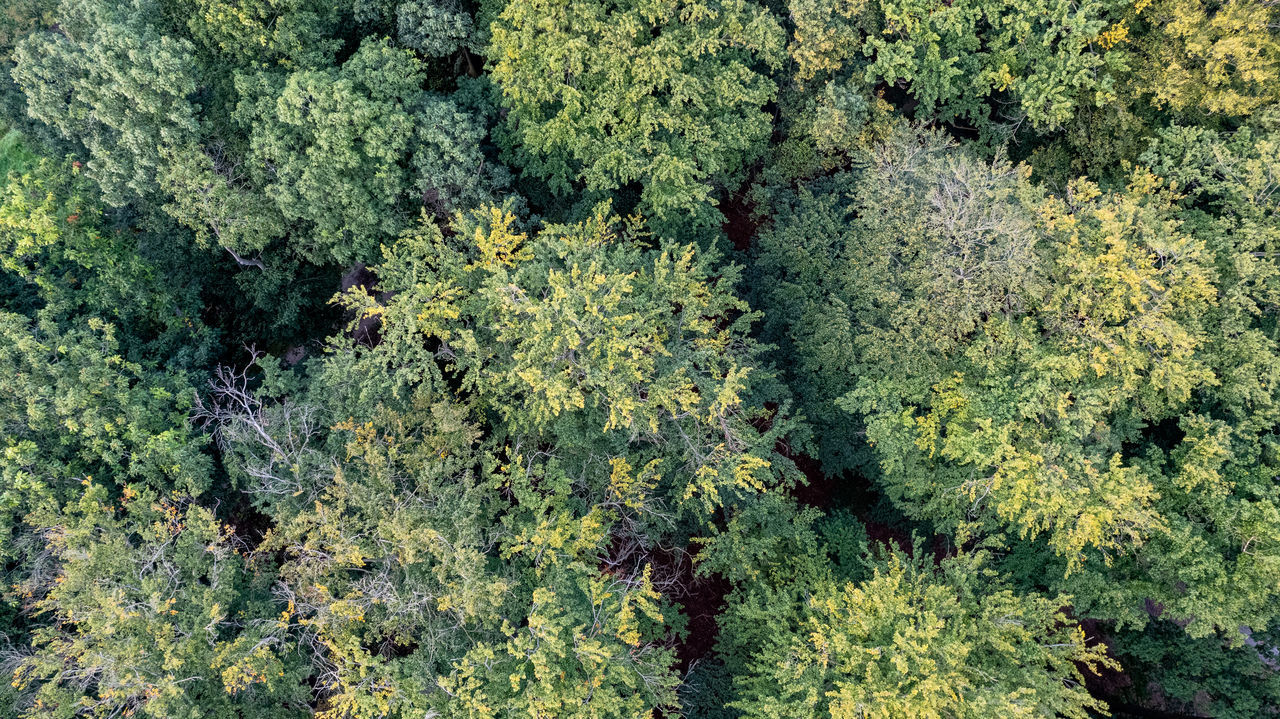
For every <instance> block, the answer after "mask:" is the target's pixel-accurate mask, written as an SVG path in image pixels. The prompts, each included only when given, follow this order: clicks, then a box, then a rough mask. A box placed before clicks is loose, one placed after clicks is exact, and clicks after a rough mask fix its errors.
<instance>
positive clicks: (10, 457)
mask: <svg viewBox="0 0 1280 719" xmlns="http://www.w3.org/2000/svg"><path fill="white" fill-rule="evenodd" d="M0 334H2V335H3V337H4V342H2V343H0V368H2V369H3V372H2V375H0V393H2V394H3V399H2V400H0V422H2V423H3V426H4V427H5V428H6V430H5V436H4V439H3V444H4V452H3V455H2V456H0V472H2V473H3V475H2V476H3V477H4V483H3V488H4V489H3V494H2V496H3V507H4V509H5V511H4V514H3V521H4V523H5V536H7V537H11V540H10V541H7V542H6V543H5V544H4V545H0V548H2V549H3V551H4V554H5V557H6V559H7V560H8V561H15V560H19V561H18V563H17V564H16V565H15V568H14V570H13V571H15V572H16V573H17V577H18V578H22V576H23V575H25V574H26V573H28V572H30V571H31V567H32V565H31V564H30V562H31V561H34V560H35V559H36V558H37V557H38V555H39V554H40V552H41V551H42V548H43V542H42V541H41V540H40V538H39V537H38V536H37V535H34V534H33V533H32V532H33V530H34V529H36V528H40V527H48V526H53V525H54V524H56V523H57V522H56V516H57V514H58V512H60V511H61V508H62V507H63V505H64V504H66V503H68V502H73V501H74V500H75V499H76V496H77V495H78V494H79V493H80V491H81V489H80V487H81V484H80V482H81V480H82V479H85V478H87V477H89V476H96V477H98V481H100V482H103V483H112V484H116V485H118V486H123V485H124V484H125V483H128V482H134V483H137V484H140V485H143V484H145V485H148V486H152V487H155V488H156V489H157V490H175V491H179V492H184V493H188V494H196V493H199V492H200V491H202V490H204V489H205V488H206V487H207V486H208V482H209V473H210V467H209V460H208V457H206V456H205V455H203V454H202V453H201V452H200V447H201V444H202V443H201V442H200V440H199V438H198V437H196V436H194V435H193V434H192V433H191V431H190V428H189V427H187V425H186V412H187V409H188V408H189V407H190V401H191V396H190V388H189V386H188V385H187V384H186V381H185V378H184V377H182V376H175V375H171V374H166V373H163V372H158V371H156V370H153V369H148V368H146V367H144V366H142V365H139V364H135V363H132V362H128V361H126V360H125V359H124V358H122V357H120V356H119V355H118V354H117V353H118V343H117V340H116V338H115V330H114V328H113V327H112V326H111V325H109V324H107V323H105V322H103V321H102V320H100V319H97V318H92V317H90V318H84V317H80V318H77V320H76V321H75V322H73V323H70V324H69V325H68V326H66V327H61V326H59V325H58V324H57V323H55V322H54V321H53V320H52V319H51V318H50V317H48V316H47V315H44V316H39V317H38V318H37V319H36V320H34V321H33V320H31V319H28V318H27V317H24V316H22V315H15V314H12V313H3V314H0Z"/></svg>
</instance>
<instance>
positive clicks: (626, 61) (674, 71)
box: [488, 0, 783, 224]
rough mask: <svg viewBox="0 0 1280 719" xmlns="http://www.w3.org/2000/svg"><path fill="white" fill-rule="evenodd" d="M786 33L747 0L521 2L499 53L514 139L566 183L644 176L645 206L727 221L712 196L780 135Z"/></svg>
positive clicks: (521, 161) (499, 36) (509, 145)
mask: <svg viewBox="0 0 1280 719" xmlns="http://www.w3.org/2000/svg"><path fill="white" fill-rule="evenodd" d="M782 43H783V38H782V31H781V28H780V27H779V26H778V23H777V21H776V20H774V19H773V18H772V16H771V15H770V14H769V13H768V12H767V11H766V10H764V9H763V8H760V7H757V6H754V5H752V4H750V3H748V2H744V1H743V0H717V1H716V2H700V1H693V0H660V1H659V2H622V3H614V2H602V1H601V0H580V1H577V2H568V3H565V2H551V1H547V0H535V1H533V2H513V3H509V4H508V5H506V7H505V9H504V10H503V11H502V13H501V14H500V15H499V16H498V17H497V20H496V21H495V22H494V24H493V27H492V38H491V40H490V42H489V51H488V56H489V57H490V58H491V62H492V63H493V71H492V75H493V79H494V81H495V82H496V83H497V84H498V86H499V87H501V88H502V103H503V106H504V107H505V108H506V109H507V110H508V115H507V127H506V131H507V133H508V137H507V139H506V141H505V142H506V149H507V151H508V152H509V154H510V156H511V158H512V160H513V161H514V162H515V164H516V165H518V166H519V167H520V168H521V169H522V170H523V171H524V172H526V173H529V174H531V175H533V176H535V177H538V178H541V179H543V180H545V181H546V182H547V183H548V184H549V185H550V187H551V189H552V190H553V191H554V192H556V193H557V194H560V195H565V194H569V193H571V192H574V191H575V190H576V189H577V188H579V187H585V188H586V190H587V191H588V192H592V193H599V192H601V191H610V190H617V189H621V188H624V187H626V186H627V185H628V184H629V183H639V184H640V185H641V186H642V189H641V191H640V200H641V205H640V211H641V212H643V213H645V214H647V215H652V216H653V217H655V218H657V219H660V220H666V219H671V220H674V219H675V218H677V217H688V216H689V215H693V216H694V221H695V222H702V223H710V224H718V220H716V219H715V218H714V217H713V216H712V215H709V214H708V213H710V212H712V210H711V209H710V207H709V205H711V204H714V196H713V191H714V187H715V186H717V185H727V186H730V187H731V186H732V185H733V184H734V180H735V179H740V178H741V168H743V167H744V166H746V165H748V164H750V163H751V162H752V161H753V160H754V159H755V158H756V157H757V156H758V155H759V154H760V150H761V146H762V145H763V143H764V142H765V141H766V140H767V139H768V137H769V132H770V126H771V121H770V117H769V115H768V114H767V113H765V112H764V111H763V107H764V105H765V104H766V103H768V102H769V101H770V100H772V99H773V98H774V95H775V90H776V88H775V85H774V83H773V82H772V81H771V80H770V79H769V77H768V76H767V75H765V74H762V73H761V72H760V70H762V69H763V68H766V67H767V68H775V67H777V66H778V64H779V62H780V60H781V58H780V56H781V54H782Z"/></svg>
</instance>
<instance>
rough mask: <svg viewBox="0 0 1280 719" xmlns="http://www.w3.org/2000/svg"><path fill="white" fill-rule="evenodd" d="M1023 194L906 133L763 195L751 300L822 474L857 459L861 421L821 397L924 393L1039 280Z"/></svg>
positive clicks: (1011, 179)
mask: <svg viewBox="0 0 1280 719" xmlns="http://www.w3.org/2000/svg"><path fill="white" fill-rule="evenodd" d="M1035 202H1036V192H1035V190H1034V189H1033V188H1032V187H1030V186H1029V185H1028V183H1027V182H1026V177H1025V173H1024V172H1023V171H1022V170H1020V169H1018V168H1015V167H1013V166H1011V165H1009V164H1007V163H995V164H986V163H983V162H981V161H979V160H977V159H975V158H973V157H971V156H969V155H967V154H965V153H963V152H957V151H956V150H955V148H954V147H953V146H952V145H951V144H950V143H948V142H947V141H946V140H944V139H943V138H941V137H940V136H938V135H935V134H930V133H925V134H922V135H918V134H916V133H914V132H912V131H908V130H898V131H897V132H896V133H895V134H894V135H893V136H892V137H891V138H890V139H889V140H887V141H885V142H882V143H880V144H878V145H876V146H875V147H874V148H872V149H870V150H869V151H867V152H866V154H865V155H862V156H861V157H860V161H859V164H858V165H857V169H855V170H854V171H852V172H847V173H839V174H835V175H833V176H831V177H830V178H827V179H821V180H818V181H816V182H814V183H813V184H812V185H808V186H802V187H801V189H800V190H799V191H797V192H789V191H783V192H777V193H774V194H773V196H771V197H769V204H770V206H771V207H772V208H774V213H773V217H772V220H771V222H770V223H769V224H767V225H766V228H765V229H764V230H763V231H762V232H761V235H760V237H759V238H758V241H757V249H756V260H755V268H756V269H755V274H754V275H753V276H752V278H751V281H750V286H751V287H752V288H753V290H754V297H753V298H752V299H753V304H755V306H757V307H758V308H760V309H762V310H763V311H764V323H763V328H762V331H763V335H764V337H765V338H766V339H767V340H768V341H770V342H773V343H775V344H777V345H778V347H779V349H778V351H777V352H776V353H775V356H776V357H778V359H779V360H780V361H781V364H782V366H783V368H784V373H785V375H784V376H785V377H786V379H787V382H788V384H789V386H791V388H792V389H793V391H794V392H795V393H796V396H797V397H799V398H802V399H801V402H802V404H801V409H802V411H803V413H804V414H805V416H806V417H808V418H809V419H810V420H811V421H812V422H813V423H814V425H815V430H816V434H817V436H816V444H817V450H818V451H819V458H820V459H821V460H822V463H823V466H824V468H825V469H826V471H827V472H829V473H833V474H834V473H837V472H842V471H845V470H848V469H851V468H853V467H856V466H858V465H859V464H860V463H861V462H862V461H863V459H861V458H860V457H859V454H858V448H859V446H860V445H862V440H861V439H860V437H861V433H862V428H860V427H858V426H856V425H855V424H854V423H851V422H850V421H849V416H848V414H847V413H845V412H844V411H843V410H841V409H840V408H839V407H837V406H836V404H835V402H836V400H837V399H839V398H840V397H841V396H843V395H844V394H846V393H847V392H849V391H851V390H852V389H853V388H854V386H855V384H856V381H857V378H859V377H868V378H869V376H871V375H875V376H883V377H885V379H886V381H888V380H890V379H892V380H895V381H898V382H901V383H906V384H908V385H909V386H911V387H914V388H916V389H917V390H923V389H926V388H927V387H928V386H929V384H930V383H932V382H936V381H937V379H938V378H940V377H945V376H946V375H947V374H948V368H949V365H948V359H947V358H948V357H950V356H951V355H952V353H956V352H960V351H962V349H963V347H964V344H965V343H966V341H967V340H968V338H969V337H970V336H971V335H972V334H973V333H974V332H975V330H977V329H978V328H979V327H980V326H981V325H982V324H983V323H984V322H985V321H986V319H987V318H988V317H991V316H993V315H1000V314H1003V313H1007V312H1012V311H1015V310H1016V309H1017V308H1018V307H1019V306H1020V305H1021V304H1022V303H1023V302H1024V301H1025V299H1024V297H1025V295H1026V294H1027V293H1028V292H1029V291H1033V290H1034V288H1035V287H1037V286H1038V285H1039V284H1040V282H1041V281H1042V280H1041V278H1040V273H1039V268H1038V263H1037V257H1036V250H1035V238H1034V236H1033V234H1032V208H1033V207H1034V204H1035ZM917 378H920V379H917ZM917 383H919V384H917ZM901 391H902V392H907V391H909V390H907V389H906V388H903V389H902V390H901Z"/></svg>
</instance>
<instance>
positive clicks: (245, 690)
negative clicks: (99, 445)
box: [15, 479, 306, 719]
mask: <svg viewBox="0 0 1280 719" xmlns="http://www.w3.org/2000/svg"><path fill="white" fill-rule="evenodd" d="M85 484H86V485H87V486H86V489H85V491H84V492H83V493H82V494H81V496H80V497H79V499H78V500H76V501H74V502H72V503H71V504H70V505H69V506H68V508H67V510H66V512H65V515H64V516H63V517H61V518H60V521H59V523H58V524H57V525H53V526H50V527H48V528H47V529H46V537H47V539H48V541H49V543H50V549H51V551H52V553H53V555H54V558H55V561H56V562H57V565H56V566H57V571H56V575H55V576H53V577H49V578H46V581H43V582H40V583H38V584H34V586H33V585H28V587H27V588H26V590H25V591H26V592H27V593H28V596H30V597H31V600H32V601H33V602H34V608H35V609H36V610H37V611H39V612H41V613H48V614H51V615H53V617H55V619H56V621H55V622H53V623H50V624H48V625H46V626H43V627H41V628H39V629H37V630H36V632H35V640H34V642H33V648H34V653H33V654H32V655H31V656H30V657H29V658H27V659H26V660H25V661H23V662H22V663H21V664H20V665H19V666H18V668H17V670H16V672H15V677H16V679H15V683H16V684H17V685H18V686H19V688H26V687H28V686H30V687H31V688H32V690H33V697H32V699H31V704H30V705H29V707H28V709H27V711H25V712H24V716H28V717H33V718H34V717H50V718H51V719H52V718H53V717H70V716H110V715H125V716H132V715H134V714H140V715H142V716H148V717H156V719H162V718H163V719H168V718H170V717H181V716H204V717H238V716H243V715H244V713H246V712H252V713H261V712H268V711H269V712H271V713H272V714H273V715H274V716H302V715H303V714H304V713H305V711H304V699H305V691H306V690H305V688H304V687H303V686H301V685H300V680H301V679H302V678H303V677H304V676H305V674H306V667H305V665H304V664H302V663H300V662H299V661H298V657H297V656H296V654H292V652H291V647H290V646H289V643H288V641H287V637H286V636H284V634H283V632H281V631H280V627H279V625H280V624H281V622H279V621H277V619H276V615H277V610H276V608H275V607H274V606H273V603H272V601H271V598H270V594H269V593H268V592H267V591H266V586H265V584H266V581H264V580H267V579H268V577H267V576H266V575H263V574H261V573H260V572H258V571H251V570H250V569H249V567H248V566H246V564H247V563H246V560H245V559H244V557H243V556H242V555H243V549H242V548H240V547H239V546H237V542H236V538H235V536H234V535H233V533H232V530H231V528H230V527H227V526H225V525H223V524H222V523H221V522H219V521H218V520H217V519H216V518H215V517H214V516H213V514H212V512H210V511H208V510H207V509H204V508H203V507H200V506H199V505H197V504H194V503H191V502H190V501H189V500H185V499H182V498H170V497H162V496H160V495H157V494H156V493H154V492H153V491H151V490H147V489H135V488H134V485H126V486H125V488H124V490H123V497H122V498H121V499H120V500H119V501H118V504H119V506H116V505H117V500H116V499H115V498H114V497H113V496H112V494H111V492H110V490H109V489H108V487H107V486H106V485H104V484H101V483H98V482H93V481H90V480H88V479H86V480H85Z"/></svg>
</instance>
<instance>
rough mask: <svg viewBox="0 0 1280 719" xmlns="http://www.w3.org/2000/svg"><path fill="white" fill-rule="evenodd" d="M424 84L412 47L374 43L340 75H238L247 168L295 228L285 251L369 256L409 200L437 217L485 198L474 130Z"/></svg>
mask: <svg viewBox="0 0 1280 719" xmlns="http://www.w3.org/2000/svg"><path fill="white" fill-rule="evenodd" d="M422 82H423V70H422V66H421V63H420V62H419V61H418V60H417V59H416V58H415V57H414V55H413V53H412V52H410V51H408V50H403V49H397V48H394V47H392V46H391V45H390V44H388V43H387V42H385V41H374V40H366V41H365V42H364V43H362V44H361V46H360V49H359V50H357V51H356V53H355V54H354V55H352V56H351V57H350V58H349V59H348V60H347V61H346V62H345V63H343V64H342V66H341V67H338V68H325V69H319V70H300V71H297V72H294V73H291V74H289V75H276V74H272V73H257V74H252V75H249V74H245V75H240V76H238V77H237V81H236V87H237V91H238V92H239V93H240V94H241V96H242V97H244V98H245V100H243V101H242V102H241V104H240V107H239V108H238V110H237V118H238V120H239V122H240V123H241V124H242V125H244V126H245V127H248V128H249V132H250V137H251V150H250V153H249V156H248V165H247V167H246V170H247V173H248V175H249V177H250V178H251V179H252V180H253V184H254V186H256V187H259V188H261V191H262V192H264V193H265V194H266V196H267V197H269V198H271V200H272V201H273V202H274V203H275V205H276V207H277V208H278V210H279V212H280V214H281V215H283V217H284V219H285V220H286V221H288V222H291V223H301V224H300V225H299V230H300V231H299V232H295V233H293V235H292V236H291V238H290V248H291V249H292V250H294V251H296V252H298V253H300V254H301V255H302V256H304V257H306V258H308V259H310V260H311V261H314V262H327V261H330V260H337V261H339V262H343V263H350V262H353V261H356V260H359V259H371V258H372V257H373V256H374V255H375V254H376V252H377V247H378V245H379V243H381V242H383V241H387V240H390V239H391V238H392V237H394V235H395V234H396V233H398V232H399V231H400V230H401V229H403V228H404V227H405V225H406V224H407V222H408V219H409V214H408V210H409V207H410V206H411V205H412V204H421V203H422V202H424V201H428V200H429V201H430V202H432V203H434V204H436V205H437V206H440V207H442V208H443V209H444V210H446V211H447V210H451V209H452V208H453V206H454V203H455V202H475V201H479V200H480V199H483V198H485V197H486V194H485V192H486V190H487V188H486V187H485V186H484V182H483V179H484V178H485V177H486V174H485V173H484V172H483V170H484V165H485V158H484V155H483V154H482V153H481V152H480V148H479V142H480V140H481V139H482V138H483V136H484V134H485V133H484V131H483V129H482V128H477V127H476V126H475V125H474V123H473V122H472V121H470V120H469V118H468V117H466V116H465V115H463V114H462V113H460V112H459V111H458V110H457V109H456V107H455V106H454V105H453V104H452V103H451V102H450V101H449V100H448V99H446V98H442V97H438V96H434V95H429V94H427V93H424V92H423V91H422V90H421V85H422ZM410 158H413V159H410ZM411 167H414V168H415V169H418V170H419V171H420V172H421V174H420V175H419V176H417V177H415V176H414V173H413V172H411V170H410V168H411ZM490 175H492V173H490ZM413 200H417V201H418V202H416V203H415V202H412V201H413ZM244 214H246V215H248V216H250V217H251V216H252V215H251V214H249V213H244ZM215 217H216V215H213V216H210V218H209V220H207V221H209V222H212V221H213V219H214V218H215Z"/></svg>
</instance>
